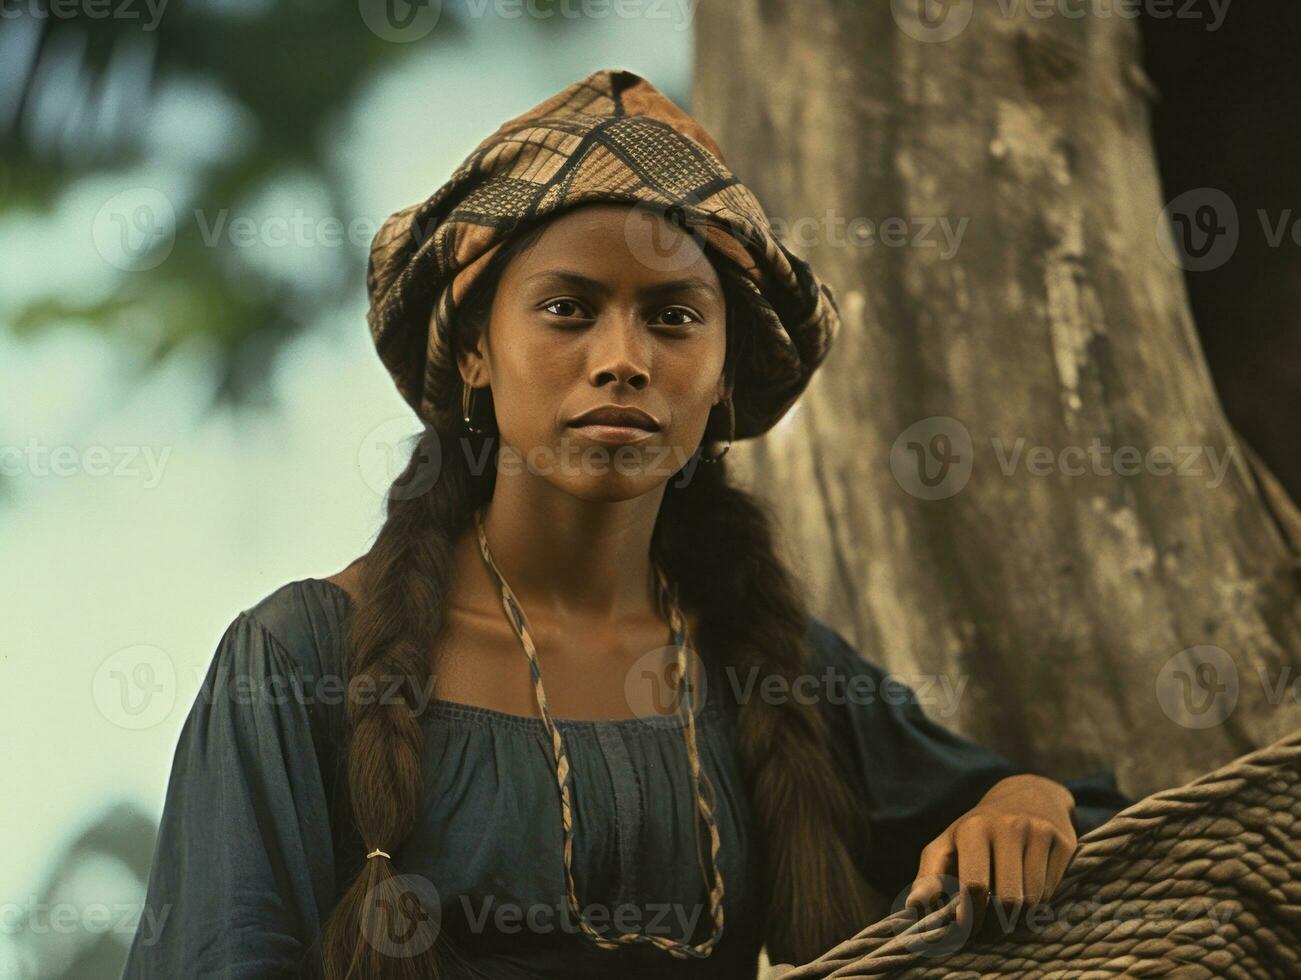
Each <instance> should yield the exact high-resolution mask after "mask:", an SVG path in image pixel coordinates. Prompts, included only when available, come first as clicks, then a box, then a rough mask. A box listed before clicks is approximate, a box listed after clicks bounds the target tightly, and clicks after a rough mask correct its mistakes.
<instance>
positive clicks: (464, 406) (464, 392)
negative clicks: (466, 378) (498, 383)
mask: <svg viewBox="0 0 1301 980" xmlns="http://www.w3.org/2000/svg"><path fill="white" fill-rule="evenodd" d="M473 397H474V389H473V388H471V387H470V386H469V385H468V384H465V383H464V382H462V383H461V418H462V419H463V420H464V421H465V427H466V428H467V429H469V430H470V431H471V432H473V433H474V434H475V435H482V434H483V431H484V430H483V429H480V428H476V427H475V425H474V424H473V423H472V422H471V421H470V400H471V399H472V398H473Z"/></svg>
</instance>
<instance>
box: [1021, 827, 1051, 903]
mask: <svg viewBox="0 0 1301 980" xmlns="http://www.w3.org/2000/svg"><path fill="white" fill-rule="evenodd" d="M1052 846H1053V839H1052V836H1051V835H1049V834H1032V835H1031V837H1030V840H1029V841H1028V842H1027V843H1026V846H1025V862H1024V865H1023V868H1024V871H1023V874H1024V875H1025V882H1024V892H1025V903H1026V905H1038V904H1039V903H1040V902H1042V901H1043V900H1044V899H1045V898H1046V897H1047V895H1048V890H1047V884H1048V853H1049V851H1051V850H1052Z"/></svg>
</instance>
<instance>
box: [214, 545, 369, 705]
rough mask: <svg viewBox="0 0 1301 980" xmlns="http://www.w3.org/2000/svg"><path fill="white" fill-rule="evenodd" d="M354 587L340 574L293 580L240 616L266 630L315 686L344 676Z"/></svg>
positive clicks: (248, 608)
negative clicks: (349, 615)
mask: <svg viewBox="0 0 1301 980" xmlns="http://www.w3.org/2000/svg"><path fill="white" fill-rule="evenodd" d="M354 564H355V563H354ZM349 567H350V568H352V567H354V566H349ZM345 571H347V570H346V569H345ZM340 574H341V573H340ZM345 583H347V584H345ZM350 584H351V579H350V578H348V579H344V580H342V581H341V580H340V579H339V576H338V575H337V574H336V575H333V576H330V577H328V578H310V577H309V578H300V579H294V580H293V581H290V582H286V583H284V584H283V585H281V586H279V587H278V588H276V589H274V590H273V591H271V592H270V593H268V594H267V595H265V596H263V597H262V598H261V599H259V600H258V601H257V602H255V603H253V604H252V605H251V606H248V607H247V608H245V609H243V610H242V611H241V612H240V614H239V615H240V617H244V618H247V619H248V620H250V621H252V622H254V623H256V624H257V625H258V626H259V627H260V628H261V629H262V630H264V631H265V632H266V634H267V635H268V636H270V638H271V639H272V640H273V641H274V643H275V644H276V646H277V647H279V648H280V649H281V650H283V651H284V653H285V654H287V655H288V657H289V659H290V660H291V662H292V663H293V665H294V666H295V667H296V668H298V669H299V670H300V671H301V673H302V675H303V678H304V680H305V681H306V682H308V683H316V682H319V681H320V680H321V679H322V678H325V677H328V676H335V675H338V676H341V674H342V663H343V658H342V651H343V632H344V627H345V623H346V620H347V614H348V609H349V606H350V603H351V598H350V595H351V591H350V588H349V587H348V586H349V585H350Z"/></svg>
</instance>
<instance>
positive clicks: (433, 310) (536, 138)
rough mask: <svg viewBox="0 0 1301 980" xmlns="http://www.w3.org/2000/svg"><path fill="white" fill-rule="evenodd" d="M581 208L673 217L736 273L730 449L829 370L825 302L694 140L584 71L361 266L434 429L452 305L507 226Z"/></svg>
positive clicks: (384, 353)
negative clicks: (738, 291)
mask: <svg viewBox="0 0 1301 980" xmlns="http://www.w3.org/2000/svg"><path fill="white" fill-rule="evenodd" d="M592 201H612V202H625V203H630V204H636V205H642V206H646V207H651V208H654V209H656V210H657V211H658V212H659V213H662V214H665V215H669V214H672V215H673V216H676V217H677V218H678V219H679V226H680V227H682V226H683V224H685V228H686V229H687V230H689V231H690V233H691V234H692V236H693V237H694V238H695V239H696V241H697V243H698V244H699V245H700V246H701V247H703V248H705V249H706V250H707V251H708V249H710V248H712V249H714V250H715V251H716V252H718V253H721V254H722V255H724V256H725V257H727V258H728V259H731V260H732V262H734V263H735V264H736V266H737V267H738V268H739V269H740V271H741V272H742V273H743V276H742V279H741V281H742V284H743V286H744V288H745V289H746V290H747V292H748V293H749V294H751V297H750V298H751V299H752V302H751V303H749V304H747V305H748V306H749V307H751V310H750V314H749V315H748V316H745V317H743V318H742V319H741V322H742V323H743V324H744V329H745V330H746V331H747V336H746V337H745V341H744V343H743V344H742V345H741V348H740V349H741V351H742V353H741V355H740V357H739V359H738V361H737V363H736V374H735V389H734V392H733V405H734V409H735V413H736V429H735V438H737V439H745V438H749V437H752V436H757V435H760V434H762V433H763V432H766V431H767V430H768V429H769V428H771V427H772V425H773V424H774V423H776V422H777V421H778V420H779V419H780V418H781V417H782V416H783V415H785V414H786V412H787V410H788V409H789V408H790V406H791V405H792V404H793V403H794V402H795V400H796V399H797V398H798V397H799V395H800V393H801V392H803V390H804V388H805V387H806V386H807V384H808V381H809V377H810V376H811V375H812V373H813V371H814V369H815V368H816V367H817V366H818V365H819V364H820V363H821V362H822V360H823V358H824V357H825V356H826V354H827V350H828V348H829V347H830V345H831V341H832V340H833V339H834V337H835V335H836V333H837V331H838V330H839V326H840V317H839V312H838V310H837V307H836V302H835V299H834V297H833V296H832V293H831V290H830V288H829V287H828V286H827V285H826V284H824V283H823V282H821V281H820V280H819V279H818V278H817V277H816V276H815V275H814V273H813V271H812V269H811V268H810V267H809V266H808V264H807V263H805V262H803V261H802V260H800V259H799V258H797V257H796V256H794V255H792V254H791V253H790V252H789V251H788V250H787V249H786V247H785V246H784V245H783V244H782V243H781V242H780V241H778V239H777V237H776V236H775V234H774V232H773V230H772V227H771V224H770V222H769V220H768V217H767V215H765V213H764V211H763V209H762V207H760V205H759V202H758V200H757V199H756V198H755V196H754V194H753V193H751V191H750V190H749V189H748V188H747V187H746V186H745V185H744V184H742V183H741V182H740V181H739V180H738V179H737V177H736V176H735V175H734V174H733V173H732V172H731V170H729V169H728V167H727V164H726V163H725V162H724V161H723V154H722V151H721V150H720V149H719V148H718V145H717V144H716V143H715V142H714V140H713V138H712V137H711V136H710V135H709V134H708V133H707V132H706V131H705V130H704V128H702V127H701V125H700V124H699V123H698V122H696V121H695V120H694V119H693V118H692V117H691V116H690V115H688V114H687V113H686V112H684V111H683V110H682V109H681V108H679V107H678V106H677V105H675V104H674V103H673V102H672V101H671V100H669V99H668V98H667V97H665V96H664V95H663V94H662V93H661V92H660V91H659V90H658V89H656V88H655V87H654V86H653V85H651V84H650V82H648V81H646V79H644V78H642V77H641V76H639V75H636V74H634V73H633V72H630V71H623V70H620V69H604V70H601V71H597V72H593V73H592V74H591V75H589V76H587V77H586V78H584V79H582V80H581V81H577V82H574V83H573V84H572V85H569V86H568V87H566V88H565V89H563V90H562V91H560V92H558V93H557V94H555V95H553V96H552V97H551V98H549V99H546V100H545V101H543V102H541V103H539V104H538V105H536V106H534V107H533V108H532V109H530V110H528V111H527V112H525V113H523V114H522V115H520V116H518V117H516V118H515V119H512V120H510V121H509V122H506V123H504V124H503V125H502V126H500V127H499V128H498V129H497V131H496V132H494V133H493V134H492V135H491V136H489V137H487V138H486V139H485V140H483V142H481V143H480V144H479V145H478V146H477V147H476V148H475V150H474V151H473V152H472V153H471V154H470V155H469V157H467V158H466V160H465V162H464V163H462V164H461V165H460V166H459V167H458V168H457V169H456V171H455V172H454V173H453V174H452V176H451V177H450V178H449V179H448V181H447V183H445V184H443V186H442V187H440V188H438V190H436V191H435V192H434V193H433V194H432V195H430V196H429V197H428V198H427V199H426V200H424V201H422V202H420V203H418V204H413V205H411V206H410V207H406V208H403V209H402V210H400V211H398V212H396V213H395V214H393V215H391V216H390V217H389V218H388V219H386V220H385V222H384V223H383V225H381V226H380V229H379V231H378V232H377V233H376V235H375V238H374V240H373V241H372V242H371V247H370V257H369V260H368V262H367V272H366V288H367V292H368V294H369V298H370V308H369V310H368V312H367V321H368V322H369V324H370V330H371V335H372V337H373V339H374V341H375V347H376V350H377V351H378V353H379V356H380V359H381V360H382V361H383V363H384V365H385V366H386V367H387V368H388V370H389V372H390V373H391V374H392V375H393V378H394V381H395V382H396V384H397V388H398V391H399V392H400V393H401V394H402V397H403V398H404V399H405V400H406V401H407V403H408V404H410V405H411V407H412V408H413V409H414V410H415V412H416V414H417V415H418V416H420V417H421V418H422V419H424V420H425V421H427V422H429V423H431V424H432V423H433V422H434V421H435V416H436V409H435V406H437V405H440V404H441V405H444V406H446V405H448V404H459V401H460V397H459V396H460V376H459V374H458V373H457V369H456V364H455V357H454V352H453V348H452V345H451V343H450V338H451V336H452V333H451V331H452V329H453V324H454V314H455V311H456V306H457V303H458V302H459V301H460V300H461V299H462V298H463V297H464V296H465V294H466V291H467V289H468V288H469V286H470V284H471V283H472V282H473V281H474V278H475V276H477V274H478V273H479V272H480V271H481V270H482V268H483V266H484V265H485V264H486V262H487V260H488V258H489V257H490V256H491V255H492V254H493V252H494V251H495V250H496V249H497V247H498V246H500V245H501V244H502V242H503V241H505V240H506V239H507V238H508V237H509V236H510V234H511V232H512V230H514V229H515V227H516V225H518V224H519V223H520V222H531V221H533V220H535V219H538V218H544V217H549V216H553V215H556V214H558V213H559V212H561V211H563V210H565V209H568V208H572V207H575V206H577V205H579V204H584V203H588V202H592ZM647 260H648V261H656V257H655V256H653V255H648V256H647ZM448 386H454V389H453V391H451V392H448V391H440V387H448ZM449 395H450V396H451V397H449ZM440 396H441V397H440Z"/></svg>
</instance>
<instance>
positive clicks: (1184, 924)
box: [770, 732, 1301, 980]
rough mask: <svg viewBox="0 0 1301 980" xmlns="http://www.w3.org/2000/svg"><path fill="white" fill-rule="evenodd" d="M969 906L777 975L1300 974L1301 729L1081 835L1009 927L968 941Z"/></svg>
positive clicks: (854, 942) (912, 921)
mask: <svg viewBox="0 0 1301 980" xmlns="http://www.w3.org/2000/svg"><path fill="white" fill-rule="evenodd" d="M959 901H960V899H959V897H958V896H956V895H955V896H953V897H951V898H950V899H949V900H948V902H947V904H946V905H944V906H943V907H942V908H939V909H936V910H934V911H932V912H929V913H925V914H923V913H920V912H919V911H917V910H914V909H900V910H899V911H897V912H895V913H893V914H891V915H889V916H887V917H886V918H884V919H881V920H880V921H879V922H876V923H874V924H873V925H871V926H869V927H868V928H866V929H864V930H863V931H862V932H860V933H859V934H858V935H857V936H854V937H853V938H852V939H850V940H848V941H846V942H844V943H841V944H840V945H839V946H837V947H835V948H834V949H831V950H829V951H828V952H826V953H825V954H823V955H822V956H820V957H819V958H818V959H817V960H815V961H813V962H812V963H807V964H805V965H803V966H799V967H791V966H777V967H774V968H773V971H772V973H771V974H770V976H772V977H780V978H781V980H813V978H819V980H822V978H826V980H830V978H836V980H841V978H851V977H890V978H893V980H921V978H925V980H940V978H946V980H975V978H993V977H998V978H1000V980H1012V978H1030V977H1034V978H1036V980H1040V978H1068V977H1069V978H1072V980H1091V978H1103V977H1106V978H1111V977H1163V978H1173V980H1202V978H1206V980H1212V978H1216V980H1218V978H1231V980H1237V978H1243V980H1261V978H1269V980H1274V978H1278V980H1298V978H1301V732H1298V733H1296V734H1294V735H1290V736H1288V737H1287V738H1284V739H1281V740H1280V741H1278V742H1275V743H1274V744H1273V745H1270V746H1268V747H1267V748H1264V749H1260V750H1259V751H1256V752H1252V753H1250V754H1248V755H1245V756H1242V757H1241V758H1239V759H1236V760H1234V761H1233V762H1231V763H1229V764H1228V765H1226V766H1224V767H1222V768H1220V769H1217V770H1216V771H1214V772H1212V773H1208V774H1207V775H1205V776H1201V777H1199V778H1197V779H1195V780H1193V781H1192V782H1190V783H1187V784H1186V785H1184V786H1178V787H1175V788H1173V789H1168V790H1163V791H1162V792H1159V793H1154V794H1153V795H1151V796H1148V797H1146V798H1144V799H1142V800H1140V801H1138V802H1137V803H1135V804H1134V805H1133V806H1131V807H1128V808H1127V809H1125V810H1122V811H1121V812H1120V813H1118V814H1116V816H1115V817H1113V818H1112V819H1111V820H1109V821H1108V822H1107V823H1105V824H1103V825H1102V826H1100V827H1097V828H1095V829H1094V830H1092V831H1090V832H1089V833H1087V834H1085V835H1084V836H1083V837H1081V838H1080V839H1079V842H1078V847H1077V849H1076V851H1075V853H1074V855H1073V856H1072V858H1071V863H1070V866H1069V867H1068V868H1067V870H1066V874H1065V876H1064V877H1063V878H1062V881H1061V884H1060V885H1059V886H1058V888H1057V890H1056V892H1054V894H1053V896H1052V898H1051V899H1050V900H1049V901H1048V902H1046V903H1042V904H1041V905H1039V906H1037V907H1036V908H1035V909H1033V910H1030V914H1026V913H1023V915H1022V916H1021V918H1020V919H1018V921H1017V924H1016V926H1015V928H1014V929H1013V930H1012V931H1010V932H1006V933H1002V934H1000V935H998V936H990V937H988V938H983V936H984V933H981V934H978V935H971V934H970V927H969V926H965V925H959V923H958V921H957V911H958V905H959ZM996 914H997V912H996V910H995V908H994V907H993V906H992V905H991V907H990V908H989V909H987V910H986V919H988V918H989V917H990V916H994V915H996Z"/></svg>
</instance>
